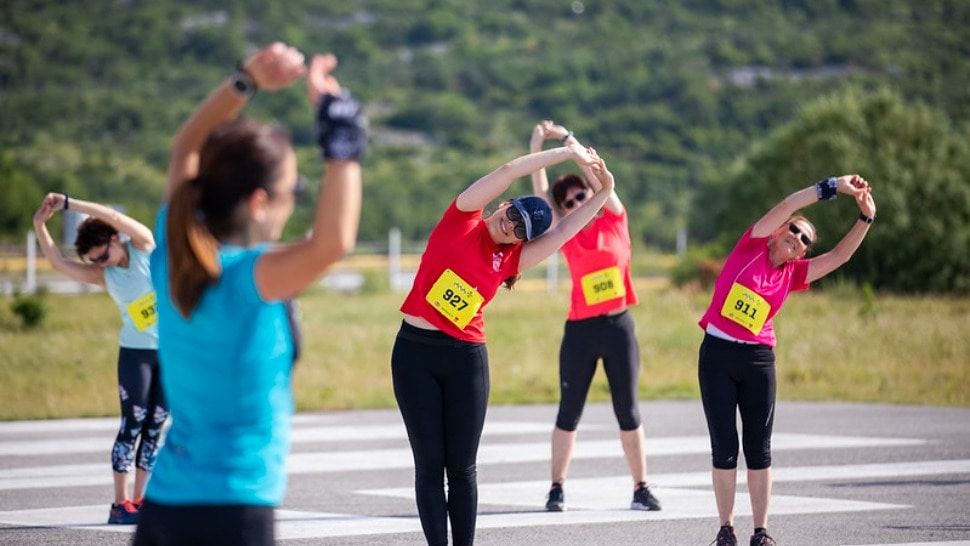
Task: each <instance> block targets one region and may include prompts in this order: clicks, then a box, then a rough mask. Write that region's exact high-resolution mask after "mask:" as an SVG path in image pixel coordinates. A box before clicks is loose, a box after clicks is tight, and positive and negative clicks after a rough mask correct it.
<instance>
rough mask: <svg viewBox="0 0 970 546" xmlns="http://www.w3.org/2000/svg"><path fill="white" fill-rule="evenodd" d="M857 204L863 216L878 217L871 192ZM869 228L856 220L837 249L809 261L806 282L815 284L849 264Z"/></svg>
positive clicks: (860, 198) (861, 196) (867, 192)
mask: <svg viewBox="0 0 970 546" xmlns="http://www.w3.org/2000/svg"><path fill="white" fill-rule="evenodd" d="M856 203H857V204H858V205H859V211H860V212H861V213H862V214H865V215H866V216H868V217H869V218H875V217H876V203H875V201H873V199H872V193H871V192H869V191H866V192H863V194H862V195H859V196H857V197H856ZM869 227H870V224H868V223H866V222H863V221H862V220H861V219H858V220H856V222H855V224H853V226H852V229H850V230H849V232H848V233H846V234H845V236H844V237H842V240H841V241H839V242H838V244H836V245H835V248H833V249H832V250H830V251H828V252H826V253H825V254H822V255H821V256H817V257H815V258H812V259H811V260H809V261H808V276H807V277H806V282H809V283H811V282H815V281H817V280H819V279H821V278H822V277H824V276H826V275H828V274H829V273H831V272H833V271H835V270H836V269H838V268H839V267H841V266H842V265H843V264H845V263H846V262H848V261H849V258H851V257H852V255H853V254H855V251H856V250H858V249H859V245H861V244H862V240H863V239H865V237H866V234H867V233H869Z"/></svg>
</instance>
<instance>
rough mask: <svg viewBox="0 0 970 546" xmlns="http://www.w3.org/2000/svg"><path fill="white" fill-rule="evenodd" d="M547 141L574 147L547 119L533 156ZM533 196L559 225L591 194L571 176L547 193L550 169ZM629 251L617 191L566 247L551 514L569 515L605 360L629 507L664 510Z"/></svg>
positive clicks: (536, 132) (536, 133)
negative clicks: (550, 207) (586, 417)
mask: <svg viewBox="0 0 970 546" xmlns="http://www.w3.org/2000/svg"><path fill="white" fill-rule="evenodd" d="M547 139H555V140H558V141H560V142H562V143H566V142H570V141H575V140H576V139H575V137H574V136H573V133H572V132H571V131H567V130H566V129H565V128H564V127H563V126H561V125H556V124H554V123H553V122H552V121H550V120H544V121H543V122H542V123H539V124H537V125H536V126H535V127H534V128H533V130H532V138H531V139H530V143H529V148H530V150H531V151H533V152H536V151H538V150H541V149H542V143H543V141H545V140H547ZM532 190H533V191H534V192H535V193H536V195H541V196H542V197H543V198H545V199H546V200H547V201H549V202H551V203H554V204H555V210H556V213H557V217H559V218H561V219H562V218H568V217H569V216H570V215H571V214H573V213H574V212H575V211H576V210H577V208H578V207H579V205H580V204H582V202H583V201H585V200H586V199H588V198H589V194H590V188H589V186H588V183H587V181H586V180H584V179H583V178H582V177H581V176H578V175H576V174H572V173H570V174H564V175H562V176H560V177H559V178H558V179H557V180H556V181H555V183H554V184H553V185H552V188H551V190H550V187H549V180H548V178H547V176H546V172H545V169H541V170H539V171H537V172H535V173H532ZM630 246H631V244H630V228H629V225H628V223H627V213H626V209H625V208H624V207H623V203H622V202H621V201H620V198H619V197H618V196H617V195H616V192H612V193H611V194H610V197H609V199H607V200H606V204H605V205H604V206H603V209H602V212H601V213H600V214H599V215H598V216H597V217H596V218H595V219H593V220H592V221H591V222H590V223H589V224H588V225H586V226H584V227H583V229H582V230H580V232H579V233H577V234H576V236H575V237H573V238H572V239H570V240H569V242H567V243H566V244H565V245H563V247H562V253H563V256H565V258H566V263H567V264H568V266H569V275H570V277H571V278H572V282H573V287H572V293H571V295H570V306H569V318H568V320H567V321H566V326H565V329H564V333H563V339H562V345H561V346H560V349H559V385H560V387H559V388H560V397H559V398H560V400H559V413H558V415H557V416H556V426H555V428H553V431H552V487H551V488H550V489H549V493H548V496H547V499H546V510H550V511H562V510H564V509H565V495H564V493H563V483H564V482H565V481H566V473H567V471H568V469H569V462H570V459H571V458H572V451H573V446H574V445H575V443H576V428H577V427H578V425H579V419H580V417H581V416H582V414H583V406H585V404H586V396H587V394H588V393H589V387H590V384H591V383H592V380H593V374H594V372H595V371H596V363H597V361H598V360H599V359H603V370H604V371H605V372H606V377H607V380H608V382H609V385H610V397H611V399H612V401H613V413H614V414H615V415H616V420H617V423H618V424H619V427H620V443H621V444H622V446H623V453H624V455H625V456H626V461H627V466H628V467H629V468H630V474H631V475H632V477H633V500H632V501H631V502H630V508H631V509H633V510H660V501H658V500H657V498H656V497H654V496H653V494H652V493H651V492H650V489H649V488H648V487H647V483H646V482H647V461H646V457H645V456H644V438H643V426H642V425H641V422H640V411H639V409H638V408H637V389H638V385H639V377H640V345H639V343H638V342H637V338H636V332H635V330H636V325H635V324H634V322H633V317H632V316H631V315H630V313H629V312H628V311H627V309H628V307H629V306H631V305H636V304H637V303H638V299H637V294H636V292H635V291H634V289H633V279H632V278H631V275H630V252H631V250H630Z"/></svg>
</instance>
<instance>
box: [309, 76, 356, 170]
mask: <svg viewBox="0 0 970 546" xmlns="http://www.w3.org/2000/svg"><path fill="white" fill-rule="evenodd" d="M317 144H319V145H320V150H321V151H322V152H323V157H324V159H334V160H347V159H353V160H357V159H360V158H361V157H362V156H363V155H364V152H366V151H367V120H366V119H365V118H364V114H363V108H361V106H360V103H359V102H357V100H356V99H354V98H353V97H352V96H351V95H350V91H347V90H346V89H344V90H343V91H341V92H340V94H339V95H331V94H327V95H324V96H323V99H321V100H320V108H319V109H318V110H317Z"/></svg>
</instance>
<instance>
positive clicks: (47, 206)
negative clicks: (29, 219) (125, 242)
mask: <svg viewBox="0 0 970 546" xmlns="http://www.w3.org/2000/svg"><path fill="white" fill-rule="evenodd" d="M52 195H56V196H57V197H58V198H59V199H54V198H52V197H51V196H52ZM63 208H64V198H63V196H62V195H60V194H47V197H45V198H44V201H43V202H42V203H41V205H40V208H38V209H37V212H35V213H34V232H35V233H36V234H37V242H38V243H39V244H40V250H41V252H43V253H44V257H46V258H47V261H49V262H50V264H51V267H53V268H54V270H55V271H57V272H59V273H62V274H64V275H66V276H67V277H69V278H71V279H73V280H75V281H78V282H83V283H87V284H96V285H99V286H104V271H103V270H102V269H101V268H100V267H98V266H96V265H94V264H82V263H78V262H75V261H74V260H69V259H67V258H65V257H64V255H63V254H61V251H60V250H58V248H57V245H56V244H54V239H53V238H52V237H51V234H50V232H49V231H47V221H48V220H50V218H51V216H54V213H55V212H57V211H59V210H63Z"/></svg>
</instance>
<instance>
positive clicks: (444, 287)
mask: <svg viewBox="0 0 970 546" xmlns="http://www.w3.org/2000/svg"><path fill="white" fill-rule="evenodd" d="M424 299H425V301H427V302H428V303H430V304H431V307H434V308H435V310H436V311H438V312H439V313H441V314H442V316H444V317H445V318H446V319H448V320H450V321H451V322H453V323H454V324H455V326H457V327H459V328H461V329H462V330H464V329H465V326H468V323H469V322H471V320H472V318H473V317H474V316H475V313H477V312H478V309H479V308H480V307H481V306H482V303H484V302H485V298H483V297H482V295H481V294H479V293H478V290H475V289H474V288H472V287H471V285H469V284H468V283H467V282H465V280H464V279H462V278H461V277H459V276H458V275H457V274H456V273H455V272H454V271H452V270H451V269H445V271H444V273H442V274H441V276H440V277H438V280H437V281H435V283H434V285H433V286H432V287H431V290H429V291H428V294H427V295H426V296H425V297H424Z"/></svg>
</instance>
